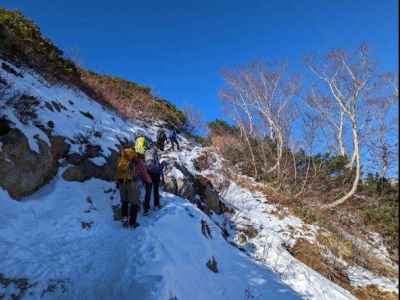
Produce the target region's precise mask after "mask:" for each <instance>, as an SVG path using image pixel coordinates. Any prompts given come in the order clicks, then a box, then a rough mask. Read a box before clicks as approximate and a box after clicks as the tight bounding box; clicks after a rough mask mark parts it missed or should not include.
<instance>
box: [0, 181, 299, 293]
mask: <svg viewBox="0 0 400 300" xmlns="http://www.w3.org/2000/svg"><path fill="white" fill-rule="evenodd" d="M0 198H1V201H0V212H1V213H0V254H1V257H2V258H3V259H2V260H1V261H0V270H1V273H2V274H3V275H4V276H6V277H8V278H28V279H29V285H31V287H30V288H29V289H28V290H27V292H26V295H25V296H26V298H27V299H39V298H40V299H42V298H41V297H42V296H43V299H55V298H57V299H172V298H173V297H177V299H246V298H245V296H246V293H248V294H251V295H253V296H257V297H258V298H259V299H298V298H299V296H297V295H296V294H295V293H294V292H293V291H292V290H291V289H290V288H289V287H287V286H286V285H285V284H283V283H282V282H281V281H280V279H279V278H278V277H277V276H276V275H275V274H274V273H273V272H272V271H270V270H267V269H266V268H265V267H263V266H261V265H258V264H257V263H255V262H253V261H252V260H251V259H250V258H249V257H247V256H246V255H244V254H243V253H241V252H240V251H239V250H238V249H236V248H235V247H233V246H231V245H230V244H228V243H226V241H225V240H224V238H223V237H222V233H221V230H220V229H219V228H218V227H217V226H215V225H213V222H212V221H211V220H210V219H209V218H208V216H206V215H205V214H204V213H202V212H201V211H199V210H198V209H197V208H195V207H193V205H191V204H190V203H189V202H187V201H185V200H183V199H181V198H179V197H176V196H174V195H172V194H168V193H162V204H163V208H162V209H161V210H159V211H155V212H153V213H152V214H151V215H150V216H146V217H143V216H141V217H140V220H139V222H140V223H141V226H140V227H138V228H137V229H136V230H130V229H125V228H123V227H122V226H121V223H120V222H118V221H114V220H113V206H114V207H116V206H117V205H118V203H119V197H118V193H117V192H116V190H115V189H114V185H113V184H111V183H108V182H104V181H101V180H96V179H93V180H90V181H87V182H85V183H71V182H65V181H63V179H62V178H61V176H57V177H56V178H55V179H54V180H53V181H52V182H51V184H49V185H48V186H46V187H45V188H43V189H42V190H41V191H39V192H37V193H35V194H33V195H31V196H29V197H28V198H26V199H24V200H23V201H22V202H17V201H14V200H12V199H10V198H9V197H8V195H7V193H6V192H5V191H3V190H1V191H0ZM202 221H205V222H207V224H208V225H209V227H210V230H211V235H210V236H205V235H203V233H202V230H201V223H202ZM212 257H214V258H215V261H216V262H217V268H218V272H217V273H213V272H212V271H211V270H210V269H208V267H207V262H208V261H209V260H210V259H212ZM52 285H53V289H52V291H48V290H49V287H50V286H52ZM16 288H17V287H16V285H15V284H10V285H9V286H7V287H4V286H2V285H1V282H0V295H4V296H5V297H6V299H8V297H10V298H11V294H12V293H15V292H16Z"/></svg>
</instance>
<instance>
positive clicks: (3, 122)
mask: <svg viewBox="0 0 400 300" xmlns="http://www.w3.org/2000/svg"><path fill="white" fill-rule="evenodd" d="M10 130H11V127H10V122H9V121H8V120H7V119H6V118H4V117H1V118H0V136H3V135H6V134H8V133H9V132H10Z"/></svg>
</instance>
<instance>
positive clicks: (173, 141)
mask: <svg viewBox="0 0 400 300" xmlns="http://www.w3.org/2000/svg"><path fill="white" fill-rule="evenodd" d="M175 145H176V147H177V148H178V150H179V143H178V140H177V139H176V138H171V146H172V150H175Z"/></svg>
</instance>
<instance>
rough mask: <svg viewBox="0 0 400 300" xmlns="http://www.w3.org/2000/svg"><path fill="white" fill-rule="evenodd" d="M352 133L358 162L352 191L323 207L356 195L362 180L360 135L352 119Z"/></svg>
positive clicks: (338, 203) (355, 157)
mask: <svg viewBox="0 0 400 300" xmlns="http://www.w3.org/2000/svg"><path fill="white" fill-rule="evenodd" d="M352 133H353V143H354V152H353V153H354V159H355V163H356V170H355V171H356V176H355V177H354V181H353V185H352V187H351V189H350V191H349V192H348V193H347V194H346V195H344V196H343V197H342V198H340V199H338V200H336V201H334V202H333V203H330V204H327V205H324V206H323V207H322V209H330V208H334V207H336V206H338V205H340V204H342V203H344V202H345V201H346V200H347V199H349V198H350V197H351V196H353V195H354V193H355V192H356V191H357V187H358V183H359V182H360V174H361V163H360V149H359V136H358V131H357V125H356V124H355V121H352Z"/></svg>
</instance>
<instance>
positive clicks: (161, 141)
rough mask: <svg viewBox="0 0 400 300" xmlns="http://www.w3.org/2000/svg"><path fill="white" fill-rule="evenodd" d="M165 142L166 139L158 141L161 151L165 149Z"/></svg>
mask: <svg viewBox="0 0 400 300" xmlns="http://www.w3.org/2000/svg"><path fill="white" fill-rule="evenodd" d="M164 144H165V140H159V141H158V142H157V147H158V149H160V150H161V151H164Z"/></svg>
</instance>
